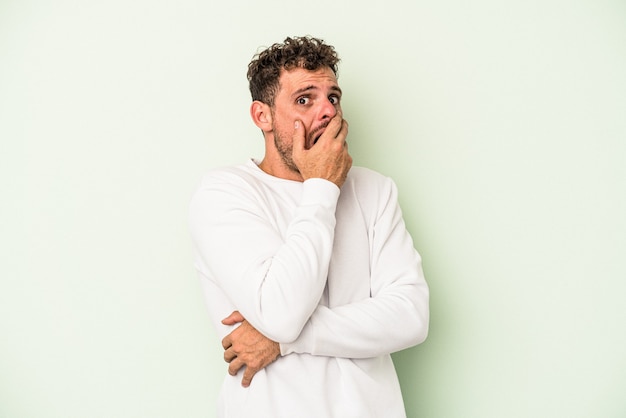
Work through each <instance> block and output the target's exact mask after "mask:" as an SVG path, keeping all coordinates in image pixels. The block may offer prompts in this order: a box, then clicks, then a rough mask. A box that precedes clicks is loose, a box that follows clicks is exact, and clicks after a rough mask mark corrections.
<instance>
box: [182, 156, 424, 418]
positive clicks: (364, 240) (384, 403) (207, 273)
mask: <svg viewBox="0 0 626 418" xmlns="http://www.w3.org/2000/svg"><path fill="white" fill-rule="evenodd" d="M190 224H191V231H192V237H193V241H194V245H195V250H196V263H195V265H196V268H197V270H198V272H199V275H200V279H201V282H202V284H203V289H204V295H205V298H206V301H207V306H208V308H209V314H210V317H211V319H212V321H213V323H214V324H215V327H216V329H217V330H218V334H219V335H220V337H224V336H226V335H227V334H228V333H229V332H230V331H232V328H231V327H227V326H224V325H222V324H221V322H220V321H221V320H222V319H223V318H225V317H227V316H228V315H229V314H230V313H231V312H233V311H234V310H238V311H240V312H241V314H242V315H243V316H244V317H245V318H246V319H247V320H248V321H249V322H250V323H251V324H252V325H253V326H254V327H255V328H256V329H257V330H259V331H260V332H261V333H263V334H264V335H265V336H267V337H269V338H270V339H272V340H274V341H277V342H279V343H280V346H281V354H282V356H281V357H279V358H278V359H277V361H275V362H274V363H272V364H270V365H269V366H268V367H266V368H265V369H263V370H261V371H260V372H259V373H257V374H256V375H255V376H254V379H253V380H252V383H251V385H250V387H248V388H243V387H242V386H241V378H242V374H243V370H241V371H240V372H239V375H238V376H230V375H228V374H227V373H226V368H227V367H226V365H224V374H225V380H224V383H223V386H222V391H221V393H220V398H219V402H218V415H219V416H220V417H236V418H240V417H247V416H250V417H260V418H262V417H268V418H270V417H271V418H282V417H284V418H293V417H297V418H301V417H303V418H306V417H312V418H313V417H314V418H320V417H340V418H346V417H358V418H365V417H390V418H393V417H404V416H405V412H404V404H403V401H402V395H401V393H400V387H399V384H398V379H397V376H396V373H395V369H394V366H393V363H392V361H391V356H390V353H393V352H395V351H399V350H402V349H405V348H408V347H411V346H413V345H416V344H419V343H421V342H422V341H423V340H424V339H425V338H426V335H427V332H428V318H429V308H428V287H427V284H426V281H425V280H424V276H423V273H422V267H421V259H420V256H419V255H418V253H417V252H416V251H415V249H414V247H413V241H412V239H411V237H410V235H409V234H408V232H407V230H406V228H405V225H404V221H403V219H402V214H401V211H400V208H399V205H398V202H397V190H396V187H395V185H394V183H393V182H392V181H391V180H390V179H389V178H387V177H384V176H382V175H380V174H378V173H376V172H374V171H371V170H368V169H365V168H361V167H352V169H351V170H350V172H349V174H348V177H347V180H346V182H345V183H344V185H343V186H342V187H341V190H340V189H339V188H337V186H336V185H334V184H333V183H331V182H328V181H326V180H322V179H309V180H306V181H304V182H297V181H291V180H285V179H280V178H277V177H273V176H271V175H269V174H267V173H265V172H263V171H262V170H261V169H260V168H259V167H258V166H257V165H256V163H255V162H254V161H252V160H250V161H248V162H247V163H246V164H244V165H240V166H236V167H229V168H222V169H217V170H213V171H211V172H209V173H208V174H207V175H206V176H205V177H204V178H203V180H202V182H201V184H200V186H199V188H198V190H197V192H196V194H195V195H194V197H193V199H192V203H191V210H190Z"/></svg>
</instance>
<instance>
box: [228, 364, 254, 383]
mask: <svg viewBox="0 0 626 418" xmlns="http://www.w3.org/2000/svg"><path fill="white" fill-rule="evenodd" d="M245 365H246V364H245V363H244V362H243V361H241V360H240V359H239V358H237V357H235V358H234V359H233V361H231V362H230V363H229V364H228V374H229V375H231V376H236V375H237V373H238V372H239V370H241V368H242V367H244V366H245ZM247 369H248V368H247ZM247 369H246V370H247ZM250 380H252V377H250ZM249 384H250V382H248V385H249Z"/></svg>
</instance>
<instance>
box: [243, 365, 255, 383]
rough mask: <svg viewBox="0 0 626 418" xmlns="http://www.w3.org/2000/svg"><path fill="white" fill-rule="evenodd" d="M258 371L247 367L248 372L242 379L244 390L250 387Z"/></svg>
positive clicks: (244, 373)
mask: <svg viewBox="0 0 626 418" xmlns="http://www.w3.org/2000/svg"><path fill="white" fill-rule="evenodd" d="M258 371H259V370H258V369H253V368H251V367H249V366H248V367H246V370H245V371H244V372H243V378H242V379H241V386H243V387H244V388H247V387H248V386H250V383H251V382H252V378H253V377H254V375H255V374H256V372H258Z"/></svg>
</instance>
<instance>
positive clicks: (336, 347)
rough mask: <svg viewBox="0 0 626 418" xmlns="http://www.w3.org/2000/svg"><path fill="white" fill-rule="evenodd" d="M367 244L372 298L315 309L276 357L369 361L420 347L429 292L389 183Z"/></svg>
mask: <svg viewBox="0 0 626 418" xmlns="http://www.w3.org/2000/svg"><path fill="white" fill-rule="evenodd" d="M384 186H385V187H383V191H384V193H382V194H381V196H382V197H381V200H382V201H381V204H380V206H379V207H380V208H381V209H380V214H379V216H378V217H377V219H376V222H375V223H374V226H373V227H374V233H373V235H372V236H373V238H372V242H371V260H370V269H371V275H370V276H371V277H370V281H371V288H370V290H371V296H370V297H369V298H366V299H364V300H361V301H357V302H353V303H349V304H346V305H343V306H336V307H332V308H329V307H327V306H323V305H318V307H317V308H316V309H315V311H314V312H313V314H312V315H311V317H310V318H309V320H308V322H307V323H306V325H305V327H304V328H303V330H302V332H301V333H300V335H299V337H298V338H297V339H296V340H295V341H293V342H290V343H283V344H281V354H282V355H287V354H290V353H309V354H313V355H319V356H331V357H343V358H369V357H376V356H379V355H383V354H389V353H393V352H396V351H400V350H403V349H405V348H409V347H412V346H414V345H417V344H420V343H422V342H423V341H424V340H425V339H426V336H427V334H428V325H429V290H428V285H427V284H426V280H425V278H424V274H423V270H422V261H421V257H420V255H419V254H418V253H417V251H416V250H415V248H414V245H413V240H412V239H411V236H410V234H409V233H408V231H407V229H406V226H405V223H404V220H403V218H402V211H401V210H400V206H399V204H398V199H397V189H396V186H395V184H394V183H393V182H392V181H391V180H388V182H386V183H385V185H384Z"/></svg>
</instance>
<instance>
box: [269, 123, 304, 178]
mask: <svg viewBox="0 0 626 418" xmlns="http://www.w3.org/2000/svg"><path fill="white" fill-rule="evenodd" d="M274 145H275V146H276V150H277V151H278V155H280V159H281V160H282V162H283V163H284V164H285V167H287V168H288V169H289V170H290V171H292V172H294V173H296V174H300V169H299V168H298V166H297V165H296V163H295V162H294V161H293V142H287V141H285V138H284V135H282V133H280V132H278V131H277V130H276V129H274Z"/></svg>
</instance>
